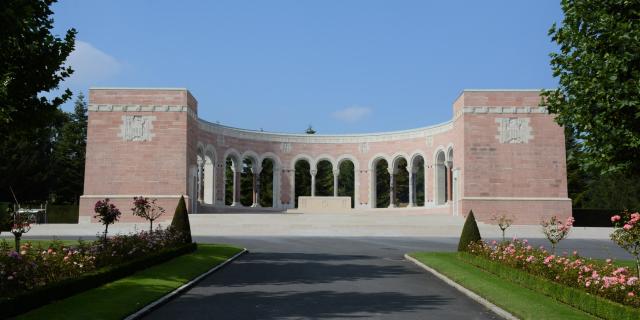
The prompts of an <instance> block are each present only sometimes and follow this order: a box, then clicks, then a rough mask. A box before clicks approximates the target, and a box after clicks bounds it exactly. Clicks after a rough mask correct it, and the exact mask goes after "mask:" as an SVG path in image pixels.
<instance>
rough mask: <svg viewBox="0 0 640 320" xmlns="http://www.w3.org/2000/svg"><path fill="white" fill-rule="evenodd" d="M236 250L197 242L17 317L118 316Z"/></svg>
mask: <svg viewBox="0 0 640 320" xmlns="http://www.w3.org/2000/svg"><path fill="white" fill-rule="evenodd" d="M240 251H241V249H240V248H236V247H232V246H229V245H217V244H198V250H196V251H195V252H193V253H190V254H186V255H183V256H180V257H177V258H175V259H173V260H170V261H168V262H165V263H162V264H160V265H157V266H154V267H151V268H149V269H146V270H143V271H140V272H138V273H135V274H133V275H131V276H129V277H126V278H123V279H120V280H117V281H114V282H111V283H109V284H106V285H104V286H101V287H98V288H95V289H92V290H89V291H86V292H83V293H80V294H77V295H75V296H72V297H70V298H67V299H64V300H61V301H58V302H55V303H52V304H49V305H47V306H44V307H42V308H39V309H36V310H33V311H31V312H29V313H26V314H24V315H22V316H19V317H18V319H122V318H124V317H126V316H128V315H129V314H131V313H133V312H135V311H137V310H139V309H140V308H142V307H144V306H146V305H147V304H149V303H151V302H153V301H155V300H156V299H158V298H160V297H162V296H163V295H165V294H167V293H169V292H171V291H173V290H174V289H176V288H178V287H180V286H181V285H183V284H185V283H186V282H188V281H189V280H191V279H193V278H195V277H197V276H199V275H200V274H202V273H204V272H206V271H207V270H209V269H210V268H212V267H214V266H216V265H218V264H220V263H222V262H224V261H225V260H227V259H228V258H230V257H232V256H233V255H235V254H237V253H238V252H240Z"/></svg>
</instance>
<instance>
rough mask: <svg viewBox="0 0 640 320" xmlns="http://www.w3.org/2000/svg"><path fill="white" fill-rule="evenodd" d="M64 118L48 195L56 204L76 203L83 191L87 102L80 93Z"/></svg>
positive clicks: (55, 148) (57, 142)
mask: <svg viewBox="0 0 640 320" xmlns="http://www.w3.org/2000/svg"><path fill="white" fill-rule="evenodd" d="M66 118H67V119H66V122H65V123H64V125H62V128H61V129H60V133H59V135H58V139H57V141H56V142H55V145H54V149H53V166H52V167H53V173H54V175H53V181H52V182H53V185H52V190H51V192H52V195H53V197H54V198H55V199H54V200H55V201H56V202H60V203H62V202H64V203H77V202H78V200H79V197H80V195H82V192H83V190H82V189H83V188H82V187H83V185H84V161H85V150H86V146H87V103H86V101H85V99H84V95H83V94H82V93H80V94H79V95H78V98H77V99H76V101H75V106H74V112H73V113H70V114H68V115H66Z"/></svg>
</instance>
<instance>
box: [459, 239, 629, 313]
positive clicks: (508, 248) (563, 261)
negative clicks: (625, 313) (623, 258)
mask: <svg viewBox="0 0 640 320" xmlns="http://www.w3.org/2000/svg"><path fill="white" fill-rule="evenodd" d="M468 252H469V253H470V254H472V255H476V256H480V257H483V258H486V259H488V260H491V261H495V262H498V263H501V264H505V265H508V266H511V267H513V268H516V269H520V270H523V271H525V272H528V273H530V274H533V275H536V276H539V277H543V278H546V279H548V280H550V281H554V282H557V283H561V284H563V285H567V286H570V287H574V288H577V289H580V290H583V291H586V292H588V293H591V294H594V295H598V296H601V297H604V298H607V299H610V300H612V301H616V302H619V303H622V304H625V305H630V306H633V307H640V298H638V294H640V282H639V279H638V277H637V275H635V273H632V272H630V271H629V268H627V267H618V266H616V265H614V264H613V261H612V260H610V259H608V260H607V261H606V262H599V261H595V260H591V259H586V258H583V257H580V256H579V255H578V253H577V252H575V251H574V252H573V253H572V254H571V255H568V254H566V253H565V254H563V255H556V254H554V253H551V252H548V251H547V250H545V249H544V248H542V247H541V248H534V247H532V246H531V245H529V243H528V242H527V240H517V239H514V240H513V241H511V242H508V243H496V242H493V243H491V244H489V243H486V242H484V241H479V242H475V243H471V244H470V245H469V250H468Z"/></svg>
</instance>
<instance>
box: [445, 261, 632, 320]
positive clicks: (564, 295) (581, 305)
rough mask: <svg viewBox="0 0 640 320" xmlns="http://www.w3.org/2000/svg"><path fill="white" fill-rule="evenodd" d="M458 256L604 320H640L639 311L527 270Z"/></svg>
mask: <svg viewBox="0 0 640 320" xmlns="http://www.w3.org/2000/svg"><path fill="white" fill-rule="evenodd" d="M458 257H459V258H460V259H461V260H462V261H464V262H466V263H469V264H471V265H474V266H476V267H478V268H480V269H483V270H485V271H487V272H490V273H492V274H495V275H496V276H498V277H500V278H503V279H505V280H507V281H511V282H514V283H517V284H519V285H521V286H523V287H525V288H528V289H531V290H534V291H537V292H540V293H542V294H545V295H547V296H550V297H552V298H554V299H556V300H558V301H561V302H563V303H566V304H568V305H570V306H572V307H574V308H577V309H579V310H582V311H584V312H586V313H590V314H592V315H595V316H597V317H600V318H603V319H616V320H624V319H629V320H635V319H640V310H638V309H635V308H632V307H628V306H624V305H622V304H619V303H617V302H613V301H611V300H607V299H605V298H602V297H598V296H595V295H591V294H589V293H587V292H584V291H582V290H579V289H576V288H572V287H568V286H565V285H562V284H559V283H555V282H553V281H549V280H547V279H544V278H541V277H538V276H535V275H532V274H530V273H527V272H526V271H522V270H518V269H515V268H512V267H510V266H505V265H503V264H500V263H496V262H494V261H490V260H487V259H485V258H483V257H478V256H475V255H472V254H469V253H464V252H461V253H458Z"/></svg>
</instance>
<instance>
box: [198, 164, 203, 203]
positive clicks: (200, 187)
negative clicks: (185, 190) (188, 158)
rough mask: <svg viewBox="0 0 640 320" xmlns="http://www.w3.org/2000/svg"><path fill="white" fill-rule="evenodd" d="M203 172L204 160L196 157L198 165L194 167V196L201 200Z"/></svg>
mask: <svg viewBox="0 0 640 320" xmlns="http://www.w3.org/2000/svg"><path fill="white" fill-rule="evenodd" d="M203 173H204V161H202V159H200V158H198V167H197V169H196V181H197V182H196V188H197V191H196V197H197V199H198V201H202V200H203V199H202V198H203V190H202V189H203V188H202V187H203V184H202V181H203Z"/></svg>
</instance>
